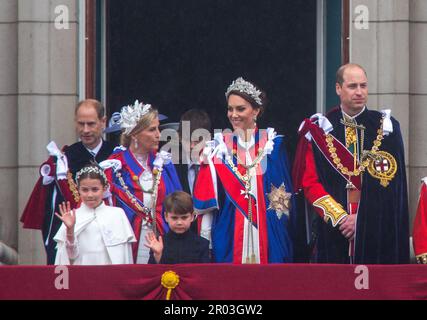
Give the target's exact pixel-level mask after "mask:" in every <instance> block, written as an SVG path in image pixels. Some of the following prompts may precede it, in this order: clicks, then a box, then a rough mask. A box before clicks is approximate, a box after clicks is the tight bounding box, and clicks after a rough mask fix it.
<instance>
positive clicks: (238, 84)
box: [225, 77, 262, 106]
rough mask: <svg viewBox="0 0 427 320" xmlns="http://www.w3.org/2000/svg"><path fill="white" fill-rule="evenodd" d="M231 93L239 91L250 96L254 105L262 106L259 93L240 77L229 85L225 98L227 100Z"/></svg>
mask: <svg viewBox="0 0 427 320" xmlns="http://www.w3.org/2000/svg"><path fill="white" fill-rule="evenodd" d="M231 91H239V92H242V93H246V94H248V95H250V96H251V97H252V98H253V99H254V100H255V102H256V103H258V104H259V105H260V106H262V101H261V91H260V90H258V89H257V88H256V87H255V86H254V85H253V84H252V83H250V82H248V81H246V80H244V79H243V78H242V77H239V78H237V79H236V80H234V81H233V82H232V83H231V85H230V86H229V87H228V89H227V92H226V93H225V97H226V98H227V99H228V96H229V95H230V92H231Z"/></svg>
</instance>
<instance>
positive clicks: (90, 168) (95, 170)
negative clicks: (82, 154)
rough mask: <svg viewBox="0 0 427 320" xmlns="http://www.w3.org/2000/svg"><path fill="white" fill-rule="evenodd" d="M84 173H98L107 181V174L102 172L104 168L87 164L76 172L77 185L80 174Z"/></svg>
mask: <svg viewBox="0 0 427 320" xmlns="http://www.w3.org/2000/svg"><path fill="white" fill-rule="evenodd" d="M85 173H95V174H99V175H100V176H101V177H102V179H104V182H105V183H107V181H108V180H107V176H106V175H105V173H104V170H102V169H101V168H99V167H95V166H87V167H83V168H82V169H81V170H80V171H79V172H77V173H76V183H77V185H78V184H79V180H80V177H81V176H82V174H85Z"/></svg>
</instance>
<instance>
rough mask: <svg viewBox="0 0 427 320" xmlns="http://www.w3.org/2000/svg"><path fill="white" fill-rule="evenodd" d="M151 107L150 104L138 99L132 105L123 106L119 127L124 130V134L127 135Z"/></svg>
mask: <svg viewBox="0 0 427 320" xmlns="http://www.w3.org/2000/svg"><path fill="white" fill-rule="evenodd" d="M150 109H151V104H143V103H142V102H141V103H140V102H139V101H138V100H136V101H135V103H134V105H133V106H132V105H128V106H124V107H123V108H122V111H121V112H120V120H119V121H118V123H119V124H120V128H121V129H122V130H124V134H126V135H129V133H131V132H132V130H133V129H135V127H136V126H137V125H138V122H139V120H141V119H142V117H143V116H145V115H146V114H147V113H148V112H149V111H150Z"/></svg>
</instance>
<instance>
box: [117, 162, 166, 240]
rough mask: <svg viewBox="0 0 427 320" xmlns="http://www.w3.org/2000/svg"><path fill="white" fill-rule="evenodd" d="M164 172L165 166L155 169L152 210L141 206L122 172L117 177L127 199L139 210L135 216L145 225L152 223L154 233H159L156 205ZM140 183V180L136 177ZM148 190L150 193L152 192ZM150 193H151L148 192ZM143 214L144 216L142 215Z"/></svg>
mask: <svg viewBox="0 0 427 320" xmlns="http://www.w3.org/2000/svg"><path fill="white" fill-rule="evenodd" d="M162 171H163V164H162V166H160V167H154V169H153V173H152V174H153V175H154V176H155V178H154V182H153V186H152V187H151V189H150V190H152V192H151V193H152V194H153V201H152V202H151V203H152V204H151V208H149V207H146V206H144V205H143V204H142V205H141V201H138V199H137V198H136V197H135V196H134V195H133V194H132V193H131V192H130V191H129V187H128V186H127V185H126V183H125V181H124V179H123V177H122V174H121V173H120V172H117V173H116V177H117V179H118V180H119V183H120V186H121V187H122V188H123V190H124V191H125V193H126V195H127V197H128V198H129V200H130V201H131V202H132V204H133V205H134V206H135V207H136V209H138V211H139V212H136V211H135V214H137V215H139V216H140V217H141V218H142V220H143V223H144V224H149V223H151V224H152V225H153V231H154V232H155V233H156V232H157V227H156V203H157V193H158V188H159V184H160V180H161V177H162ZM135 177H136V176H134V177H133V178H132V179H133V180H134V181H135ZM136 178H137V180H138V182H139V178H138V177H136ZM139 185H140V187H141V189H142V190H143V192H146V191H144V189H143V188H142V186H141V184H139ZM150 190H148V191H150ZM147 193H150V192H147ZM141 213H142V214H141Z"/></svg>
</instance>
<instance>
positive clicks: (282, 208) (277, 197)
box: [267, 183, 292, 219]
mask: <svg viewBox="0 0 427 320" xmlns="http://www.w3.org/2000/svg"><path fill="white" fill-rule="evenodd" d="M267 196H268V200H269V201H270V205H269V207H268V208H267V210H270V209H272V210H274V211H276V214H277V218H279V219H280V218H282V215H283V214H285V215H286V216H288V217H289V210H290V208H291V196H292V194H291V193H289V192H286V187H285V184H284V183H282V185H281V186H280V187H279V188H276V187H275V186H274V185H273V184H271V192H270V193H268V194H267Z"/></svg>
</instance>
